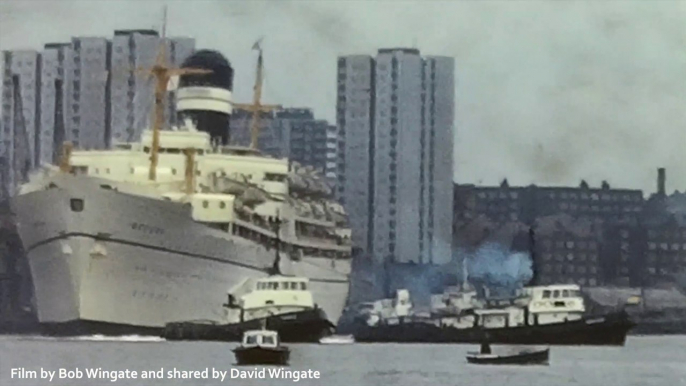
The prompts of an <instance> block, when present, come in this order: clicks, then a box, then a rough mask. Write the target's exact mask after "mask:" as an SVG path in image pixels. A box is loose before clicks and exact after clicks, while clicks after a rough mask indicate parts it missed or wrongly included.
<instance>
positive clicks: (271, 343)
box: [262, 336, 276, 346]
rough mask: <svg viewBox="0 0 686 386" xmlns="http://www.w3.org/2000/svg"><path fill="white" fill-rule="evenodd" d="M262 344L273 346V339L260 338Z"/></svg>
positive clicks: (270, 337)
mask: <svg viewBox="0 0 686 386" xmlns="http://www.w3.org/2000/svg"><path fill="white" fill-rule="evenodd" d="M262 343H264V344H266V345H270V346H275V345H276V342H274V337H273V336H263V337H262Z"/></svg>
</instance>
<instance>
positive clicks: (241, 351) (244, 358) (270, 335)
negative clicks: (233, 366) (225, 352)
mask: <svg viewBox="0 0 686 386" xmlns="http://www.w3.org/2000/svg"><path fill="white" fill-rule="evenodd" d="M233 352H234V354H235V355H236V362H238V364H239V365H287V364H288V357H289V356H290V354H291V351H290V349H289V348H288V347H286V346H282V345H281V342H280V340H279V334H278V333H277V332H276V331H269V330H252V331H246V332H245V334H243V341H242V342H241V345H240V346H239V347H237V348H235V349H234V350H233Z"/></svg>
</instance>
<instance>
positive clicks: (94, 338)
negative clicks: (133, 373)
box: [6, 334, 165, 343]
mask: <svg viewBox="0 0 686 386" xmlns="http://www.w3.org/2000/svg"><path fill="white" fill-rule="evenodd" d="M6 337H8V338H15V339H19V340H48V341H60V342H65V341H67V342H69V341H71V342H131V343H151V342H165V339H164V338H161V337H158V336H143V335H123V336H107V335H99V334H97V335H83V336H70V337H54V336H43V335H6Z"/></svg>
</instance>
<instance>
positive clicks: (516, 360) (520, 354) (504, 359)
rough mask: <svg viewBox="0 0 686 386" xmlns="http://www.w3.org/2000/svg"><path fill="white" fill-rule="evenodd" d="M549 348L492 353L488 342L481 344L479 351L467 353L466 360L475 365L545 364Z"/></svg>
mask: <svg viewBox="0 0 686 386" xmlns="http://www.w3.org/2000/svg"><path fill="white" fill-rule="evenodd" d="M549 358H550V348H548V347H546V348H542V349H541V348H524V349H520V350H515V351H511V352H503V353H498V354H494V353H492V352H491V348H490V346H489V345H488V344H482V345H481V352H478V353H476V352H470V353H468V354H467V362H469V363H473V364H477V365H547V364H548V360H549Z"/></svg>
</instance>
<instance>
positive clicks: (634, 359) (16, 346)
mask: <svg viewBox="0 0 686 386" xmlns="http://www.w3.org/2000/svg"><path fill="white" fill-rule="evenodd" d="M289 346H290V347H291V365H290V367H289V369H290V370H299V371H307V370H312V372H310V376H314V371H318V372H319V376H320V377H319V378H318V379H315V378H311V379H305V378H301V379H300V380H298V381H297V382H295V383H294V379H293V378H292V377H291V378H289V379H272V378H270V377H269V374H268V373H267V374H265V376H266V378H265V379H240V378H231V369H232V368H233V369H242V370H255V368H254V367H236V366H234V365H233V363H234V356H233V353H232V352H231V349H232V348H234V347H236V344H233V343H214V342H165V341H161V340H157V339H152V338H136V337H129V338H117V339H107V338H99V337H90V338H71V339H52V338H42V337H16V336H0V385H12V386H13V385H21V386H40V385H74V386H78V385H152V386H155V385H160V386H170V385H222V384H226V385H293V384H296V385H345V386H367V385H370V386H372V385H383V386H388V385H391V386H405V385H407V386H424V385H446V386H447V385H488V386H495V385H508V386H538V385H540V386H555V385H583V386H596V385H597V386H615V385H617V386H631V385H635V386H649V385H656V386H657V385H665V386H677V385H686V336H653V337H629V338H628V341H627V344H626V346H625V347H560V346H554V347H552V348H551V354H550V355H551V358H550V359H551V362H550V366H478V365H470V364H467V363H466V361H465V354H466V353H467V351H473V350H477V349H478V347H476V346H471V345H423V344H403V345H400V344H354V345H341V346H331V345H329V346H322V345H314V344H292V345H289ZM13 368H14V369H15V374H14V377H12V369H13ZM20 368H23V369H24V370H27V371H36V376H37V377H38V378H26V376H27V375H30V373H21V372H20V371H19V370H18V369H20ZM41 368H42V371H41ZM97 368H102V369H103V370H110V371H111V370H114V371H125V370H129V371H130V372H131V371H136V372H137V375H136V376H137V378H135V379H134V378H131V374H129V378H122V377H121V376H120V377H119V379H117V380H116V381H114V382H112V379H113V378H111V377H106V378H100V379H88V378H87V374H86V369H97ZM59 369H64V370H63V371H67V370H70V371H75V370H76V369H78V370H79V371H81V372H82V373H83V378H80V379H67V378H63V379H58V377H59ZM174 369H177V370H179V371H183V373H182V372H177V373H176V376H183V375H184V374H188V373H186V372H187V371H199V372H200V373H197V375H198V376H201V377H202V376H204V375H206V376H207V377H208V378H195V379H188V378H186V379H184V378H173V376H174V373H172V374H169V371H172V372H173V370H174ZM205 369H207V372H206V373H205V374H203V373H202V371H203V370H205ZM259 369H262V368H258V370H259ZM268 369H269V368H268ZM274 369H275V368H271V370H274ZM160 370H163V371H162V372H160ZM48 371H54V372H55V375H54V378H53V380H52V381H50V380H49V378H46V379H41V373H42V374H44V375H45V376H46V377H49V375H48ZM142 371H154V373H153V374H159V375H163V376H164V378H163V379H141V376H142V373H141V372H142ZM213 371H214V372H216V373H215V374H217V375H218V374H220V373H219V371H226V372H227V373H226V374H227V375H226V378H225V379H224V381H223V382H222V380H221V379H220V378H217V379H212V375H213ZM235 372H236V371H235V370H234V373H235ZM19 375H23V376H24V377H23V378H18V376H19ZM123 375H125V374H123ZM291 375H293V374H291ZM218 376H219V375H218ZM170 377H172V378H170Z"/></svg>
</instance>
